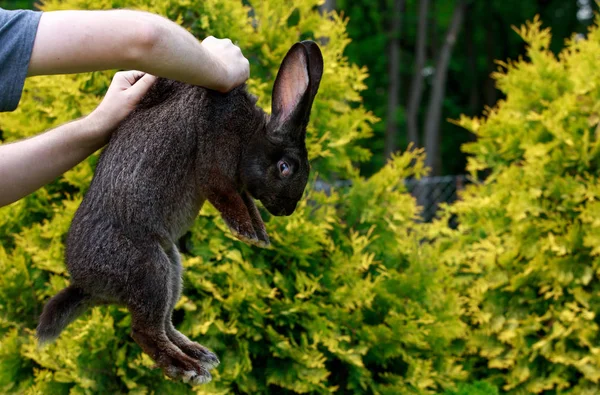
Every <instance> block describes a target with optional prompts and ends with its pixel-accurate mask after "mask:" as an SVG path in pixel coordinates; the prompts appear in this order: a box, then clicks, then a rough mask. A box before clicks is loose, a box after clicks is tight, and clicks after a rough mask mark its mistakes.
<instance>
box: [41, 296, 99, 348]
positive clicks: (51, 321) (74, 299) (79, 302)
mask: <svg viewBox="0 0 600 395" xmlns="http://www.w3.org/2000/svg"><path fill="white" fill-rule="evenodd" d="M89 301H90V298H89V296H88V295H86V294H85V293H84V292H83V290H82V289H81V288H77V287H74V286H72V285H71V286H69V287H67V288H65V289H63V290H62V291H60V292H59V293H57V294H56V295H54V297H52V298H51V299H50V300H49V301H48V303H46V306H44V311H42V315H41V316H40V322H39V324H38V327H37V329H36V332H37V338H38V341H39V344H44V343H48V342H51V341H53V340H54V339H56V338H57V337H58V335H60V332H62V331H63V329H65V328H66V326H67V325H69V324H70V323H71V322H73V321H74V320H75V319H76V318H77V317H78V316H79V315H80V314H81V313H83V312H84V311H85V310H86V308H87V307H88V306H89Z"/></svg>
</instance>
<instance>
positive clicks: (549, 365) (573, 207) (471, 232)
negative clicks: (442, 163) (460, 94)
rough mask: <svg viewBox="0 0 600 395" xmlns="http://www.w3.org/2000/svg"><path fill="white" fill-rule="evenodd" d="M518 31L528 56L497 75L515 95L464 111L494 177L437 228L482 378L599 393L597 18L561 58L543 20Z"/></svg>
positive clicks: (476, 373) (533, 389)
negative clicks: (478, 112)
mask: <svg viewBox="0 0 600 395" xmlns="http://www.w3.org/2000/svg"><path fill="white" fill-rule="evenodd" d="M596 22H598V21H596ZM518 33H519V34H520V35H521V36H522V37H523V39H524V40H525V42H526V43H527V57H528V60H523V59H521V60H518V61H515V62H510V63H505V64H504V63H503V64H501V65H502V70H501V71H499V72H498V73H496V74H495V77H496V79H497V83H498V87H499V88H500V89H501V90H502V92H503V93H504V94H505V95H506V99H505V100H502V101H501V102H499V103H498V105H497V107H495V108H493V109H490V110H489V111H488V113H487V114H486V116H485V117H484V118H482V119H468V118H462V119H461V120H460V121H459V122H458V123H459V124H460V125H462V126H464V127H465V128H467V129H469V130H470V131H472V132H473V133H475V134H476V136H477V141H476V142H474V143H470V144H467V145H466V146H465V151H466V152H468V153H470V154H472V156H471V157H470V158H469V170H470V172H471V173H472V174H473V175H474V177H475V178H477V176H478V175H480V174H482V172H486V174H487V178H486V180H485V182H482V183H479V184H476V185H473V186H471V187H469V188H468V189H467V190H466V192H465V193H464V194H463V196H462V199H461V201H459V202H457V203H456V204H454V205H453V206H452V207H449V208H448V209H447V211H446V212H445V215H444V217H443V220H442V221H440V222H439V223H437V224H436V225H434V226H433V228H432V229H431V230H430V231H431V237H432V238H437V246H438V249H439V251H440V254H441V257H442V259H443V262H444V263H445V264H446V265H447V266H448V267H450V268H453V270H454V271H455V274H454V277H455V280H456V285H457V287H459V289H461V293H462V295H463V300H464V302H465V311H464V319H465V322H466V323H468V324H469V326H470V334H469V336H468V339H467V344H466V351H467V353H466V360H467V363H466V364H465V366H467V367H468V370H469V371H470V373H471V376H472V378H473V379H478V378H485V379H486V381H489V382H492V383H495V384H497V385H498V386H499V388H501V389H502V390H503V391H506V392H507V393H510V394H538V393H544V394H559V393H569V394H597V393H600V385H599V381H600V358H599V357H598V355H599V352H600V349H599V348H598V344H599V343H600V332H599V326H598V324H599V322H600V321H599V319H600V317H599V316H598V314H597V313H598V311H599V309H600V278H599V276H600V258H599V254H600V248H599V247H598V246H599V245H600V243H599V242H600V220H599V218H600V203H599V202H600V188H599V185H600V182H599V181H600V180H599V177H598V176H599V171H598V170H599V166H600V135H599V132H600V68H599V67H598V54H599V53H600V29H599V28H598V26H597V25H596V26H594V27H592V28H591V29H590V30H589V32H588V35H587V39H573V40H570V41H568V42H567V43H566V47H565V49H564V50H563V51H562V52H561V53H560V54H559V55H558V57H556V56H554V55H553V54H552V53H551V52H550V51H549V50H548V46H549V43H550V38H551V36H550V32H549V31H548V30H547V29H541V23H540V22H539V20H538V19H536V20H534V22H532V23H529V24H527V26H525V27H523V28H521V29H518ZM450 215H456V216H457V219H458V223H459V224H460V226H459V227H458V229H457V230H456V231H451V230H448V229H447V227H446V225H445V222H444V221H445V220H447V219H448V218H449V216H450Z"/></svg>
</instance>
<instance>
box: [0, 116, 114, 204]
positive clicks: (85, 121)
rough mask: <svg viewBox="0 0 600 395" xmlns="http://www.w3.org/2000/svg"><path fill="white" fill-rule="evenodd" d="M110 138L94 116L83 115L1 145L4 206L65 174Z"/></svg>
mask: <svg viewBox="0 0 600 395" xmlns="http://www.w3.org/2000/svg"><path fill="white" fill-rule="evenodd" d="M105 142H106V135H105V134H103V133H101V130H99V129H98V125H97V123H96V122H95V121H94V119H93V118H90V117H86V118H81V119H78V120H76V121H73V122H71V123H68V124H65V125H62V126H59V127H57V128H55V129H52V130H50V131H48V132H46V133H44V134H41V135H37V136H35V137H32V138H30V139H27V140H22V141H19V142H16V143H12V144H4V145H0V207H1V206H4V205H7V204H10V203H12V202H15V201H17V200H18V199H20V198H22V197H24V196H26V195H27V194H29V193H32V192H34V191H35V190H37V189H38V188H40V187H41V186H43V185H45V184H47V183H49V182H51V181H52V180H54V179H55V178H56V177H58V176H60V175H61V174H63V173H64V172H65V171H67V170H69V169H70V168H72V167H73V166H75V165H76V164H78V163H79V162H81V161H82V160H84V159H85V158H87V157H88V156H89V155H90V154H92V153H93V152H94V151H96V150H97V149H99V148H100V147H102V146H103V145H104V144H105Z"/></svg>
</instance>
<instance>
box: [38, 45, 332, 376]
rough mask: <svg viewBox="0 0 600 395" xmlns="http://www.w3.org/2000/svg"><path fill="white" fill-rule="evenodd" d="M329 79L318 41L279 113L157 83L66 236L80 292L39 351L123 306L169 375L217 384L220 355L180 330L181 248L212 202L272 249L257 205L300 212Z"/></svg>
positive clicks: (279, 93)
mask: <svg viewBox="0 0 600 395" xmlns="http://www.w3.org/2000/svg"><path fill="white" fill-rule="evenodd" d="M322 73H323V58H322V56H321V51H320V50H319V47H318V46H317V45H316V44H315V43H314V42H308V41H305V42H302V43H297V44H295V45H294V46H292V48H291V49H290V50H289V52H288V53H287V55H286V56H285V58H284V60H283V62H282V64H281V67H280V69H279V73H278V75H277V78H276V80H275V84H274V87H273V105H272V115H271V116H270V117H269V116H267V115H266V114H265V113H264V112H263V111H262V110H261V109H260V108H258V107H256V105H255V102H256V100H255V99H253V97H252V96H251V95H250V94H248V92H247V91H246V89H245V88H244V87H240V88H236V89H234V90H233V91H231V92H229V93H227V94H221V93H218V92H215V91H211V90H207V89H204V88H200V87H197V86H191V85H187V84H183V83H179V82H175V81H171V80H165V79H159V80H158V81H157V82H156V83H155V85H154V86H153V87H152V88H151V89H150V91H149V92H148V94H147V95H146V96H145V97H144V99H143V100H142V102H141V103H140V105H139V106H138V108H136V110H135V111H134V112H133V113H132V114H131V115H130V116H129V118H128V119H127V120H125V121H124V122H123V124H122V125H121V126H120V127H119V129H118V130H117V131H116V132H115V133H114V135H113V136H112V138H111V140H110V143H109V145H108V147H107V148H106V149H105V150H104V152H103V153H102V155H101V157H100V161H99V163H98V167H97V169H96V173H95V175H94V179H93V180H92V183H91V185H90V189H89V191H88V192H87V194H86V195H85V198H84V199H83V202H82V203H81V205H80V206H79V209H78V210H77V213H76V214H75V217H74V218H73V222H72V224H71V228H70V230H69V235H68V238H67V249H66V263H67V267H68V269H69V273H70V274H71V285H70V286H69V287H67V288H65V289H63V290H62V291H61V292H59V293H58V294H57V295H56V296H54V297H53V298H52V299H50V301H49V302H48V303H47V304H46V306H45V307H44V311H43V313H42V315H41V317H40V322H39V325H38V328H37V335H38V338H39V340H40V341H41V342H46V341H50V340H53V339H55V338H56V337H57V336H58V335H59V334H60V332H61V331H62V330H63V329H64V328H65V327H66V326H67V325H68V324H69V323H70V322H72V321H73V320H74V319H75V318H77V316H78V315H79V314H80V313H82V312H83V311H84V310H85V309H87V308H89V307H90V306H93V305H96V304H106V303H116V304H121V305H125V306H127V307H128V309H129V311H130V312H131V315H132V337H133V339H134V340H135V341H136V342H137V343H138V344H139V345H140V347H142V349H143V350H144V352H146V353H147V354H148V355H149V356H150V357H152V359H154V360H155V361H156V363H157V365H158V366H160V367H161V368H162V369H163V371H164V373H165V374H166V375H167V376H169V377H172V378H180V379H182V380H183V381H186V382H188V381H189V382H191V383H193V384H198V383H204V382H207V381H209V380H210V379H211V375H210V373H209V370H210V369H211V368H213V367H215V366H216V365H218V364H219V360H218V358H217V356H216V355H215V354H213V353H212V352H210V351H209V350H208V349H206V348H205V347H203V346H202V345H200V344H198V343H195V342H192V341H190V340H189V339H188V338H187V337H186V336H184V335H182V334H181V333H179V332H178V331H177V330H176V329H175V328H174V327H173V324H172V323H171V313H172V311H173V307H174V306H175V303H176V302H177V300H178V299H179V297H180V292H181V271H182V268H181V261H180V255H179V252H178V250H177V247H176V243H177V240H178V239H179V238H180V237H181V236H182V235H183V234H184V233H185V232H186V230H187V229H188V228H189V227H190V226H191V224H192V223H193V221H194V219H195V217H196V215H197V214H198V211H199V210H200V208H201V207H202V204H203V203H204V201H205V200H208V201H209V202H210V203H212V204H213V205H214V206H215V208H216V209H217V210H219V212H220V213H221V215H222V217H223V219H224V221H225V223H226V224H227V225H228V226H229V228H230V229H231V231H232V232H233V233H234V234H235V235H236V236H237V237H238V238H240V239H241V240H244V241H246V242H248V243H252V244H256V245H260V246H266V245H268V244H269V237H268V236H267V232H266V230H265V225H264V223H263V221H262V219H261V217H260V214H259V212H258V210H257V208H256V206H255V204H254V201H253V198H254V199H258V200H260V201H261V202H262V204H263V205H264V206H265V207H266V208H267V210H268V211H269V212H270V213H272V214H273V215H290V214H291V213H292V212H294V209H295V208H296V204H297V203H298V201H299V200H300V198H301V196H302V194H303V191H304V188H305V186H306V182H307V179H308V174H309V164H308V157H307V151H306V146H305V134H306V125H307V123H308V119H309V115H310V110H311V107H312V102H313V99H314V97H315V95H316V93H317V90H318V88H319V82H320V80H321V75H322Z"/></svg>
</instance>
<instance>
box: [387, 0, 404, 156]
mask: <svg viewBox="0 0 600 395" xmlns="http://www.w3.org/2000/svg"><path fill="white" fill-rule="evenodd" d="M404 3H405V0H394V11H393V14H392V23H391V26H390V45H389V55H388V59H389V68H388V76H389V78H390V82H389V85H388V102H387V123H386V128H385V146H384V155H385V157H386V158H389V157H390V155H391V154H392V153H393V152H394V151H396V137H397V134H398V122H397V119H396V111H397V110H398V103H399V97H400V34H401V32H402V10H403V9H404Z"/></svg>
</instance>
